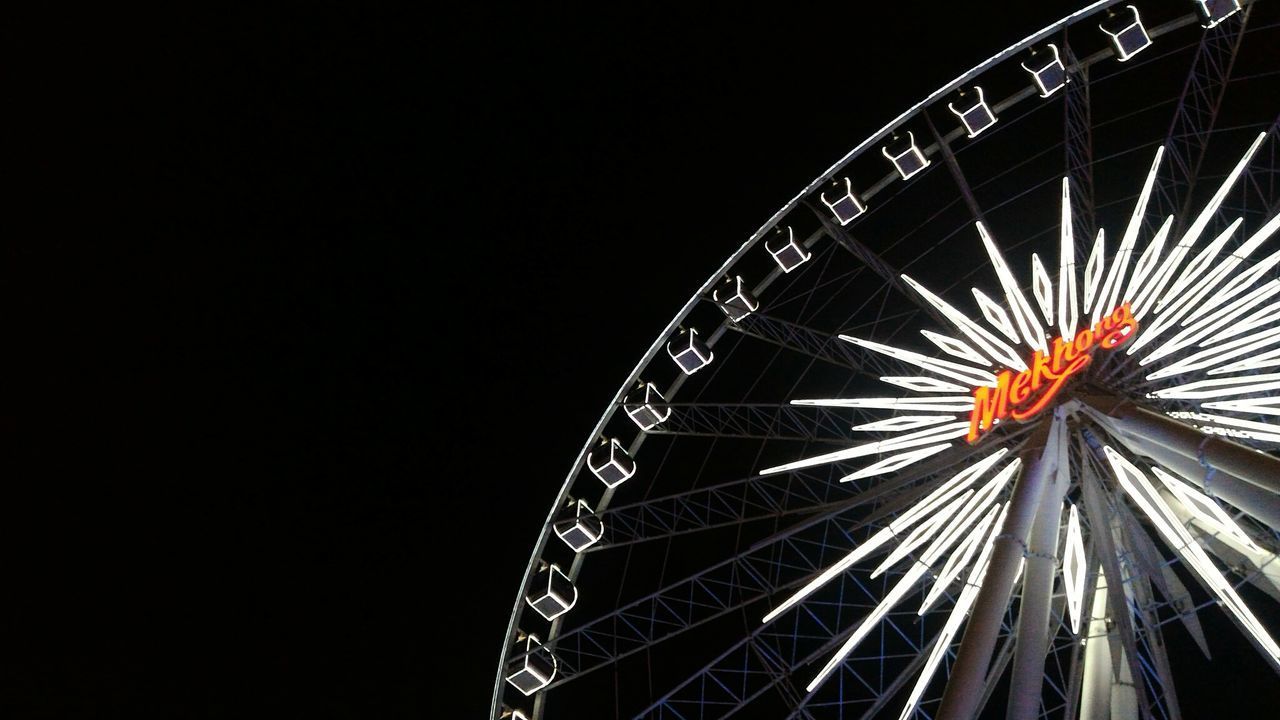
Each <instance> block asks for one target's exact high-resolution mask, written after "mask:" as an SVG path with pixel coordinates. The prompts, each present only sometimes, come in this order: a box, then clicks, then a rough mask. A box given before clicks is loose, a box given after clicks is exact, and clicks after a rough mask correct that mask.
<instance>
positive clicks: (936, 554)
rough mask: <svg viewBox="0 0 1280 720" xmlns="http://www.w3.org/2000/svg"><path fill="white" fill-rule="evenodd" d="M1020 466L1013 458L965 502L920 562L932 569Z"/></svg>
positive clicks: (1020, 463)
mask: <svg viewBox="0 0 1280 720" xmlns="http://www.w3.org/2000/svg"><path fill="white" fill-rule="evenodd" d="M1021 465H1022V461H1021V460H1020V459H1018V458H1014V461H1013V462H1011V463H1009V464H1008V465H1007V466H1006V467H1005V468H1004V469H1003V470H1001V471H1000V472H999V473H996V476H995V477H993V478H991V480H990V481H988V482H987V484H986V485H983V486H982V487H981V488H980V489H979V490H978V491H977V493H975V494H974V496H973V497H972V498H970V499H969V500H968V501H966V502H965V504H964V505H963V506H962V507H961V508H960V510H959V511H957V513H956V517H955V519H954V520H952V521H951V523H950V526H949V528H948V529H947V530H946V531H945V532H944V533H943V535H942V536H941V537H940V538H938V539H937V540H935V541H934V543H933V544H932V545H930V546H929V548H928V549H927V550H925V552H924V555H922V556H921V558H920V561H921V562H923V563H924V564H925V565H928V566H930V567H932V566H933V565H934V563H936V562H938V558H940V557H942V554H943V553H945V552H946V551H947V550H949V549H950V548H951V546H952V545H954V544H955V542H956V540H959V539H960V535H961V534H963V533H964V532H965V531H966V530H968V529H969V526H970V525H972V524H973V523H974V521H975V520H977V519H978V512H979V510H980V509H981V508H982V507H983V506H985V505H986V504H987V503H988V502H990V501H991V500H994V499H995V496H996V493H998V492H1000V490H1001V489H1003V488H1004V486H1005V485H1008V484H1009V478H1011V477H1013V476H1014V475H1015V474H1016V473H1017V472H1018V468H1019V467H1021Z"/></svg>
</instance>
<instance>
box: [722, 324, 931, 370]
mask: <svg viewBox="0 0 1280 720" xmlns="http://www.w3.org/2000/svg"><path fill="white" fill-rule="evenodd" d="M899 319H900V320H901V321H902V323H904V324H905V323H906V322H907V320H908V318H907V317H901V318H899ZM729 327H730V328H731V329H733V330H736V331H737V332H739V333H742V334H743V335H746V336H748V337H753V338H756V339H757V340H763V341H764V342H767V343H771V344H773V345H777V346H779V347H783V348H786V349H788V350H792V351H795V352H797V353H800V354H802V355H806V356H808V357H812V358H817V359H819V360H823V361H826V362H829V363H831V364H833V365H837V366H839V367H841V368H845V369H850V370H854V371H855V372H857V373H858V374H860V375H862V376H864V377H867V378H870V379H873V380H878V379H880V378H881V377H884V376H886V375H888V376H903V375H908V376H910V375H918V374H919V373H920V370H919V368H916V367H914V366H911V365H907V364H906V363H903V362H900V361H898V360H895V359H893V358H891V357H889V356H887V355H883V354H881V353H877V352H872V351H870V350H866V349H863V348H859V347H857V346H855V345H853V344H852V343H848V342H845V341H844V340H841V339H840V338H839V337H838V334H839V333H837V332H825V331H821V330H815V329H813V328H809V327H805V326H804V325H800V324H797V323H793V322H790V321H788V320H783V319H781V318H777V317H773V316H771V315H768V314H766V313H762V312H754V313H751V314H750V315H748V316H746V317H744V318H742V319H741V320H739V321H738V322H736V323H730V325H729Z"/></svg>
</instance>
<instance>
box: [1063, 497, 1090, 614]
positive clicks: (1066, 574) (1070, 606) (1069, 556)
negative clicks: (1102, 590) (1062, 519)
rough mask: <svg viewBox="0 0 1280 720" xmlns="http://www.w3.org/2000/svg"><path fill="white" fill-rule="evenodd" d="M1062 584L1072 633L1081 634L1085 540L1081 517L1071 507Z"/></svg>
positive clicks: (1064, 543) (1064, 540)
mask: <svg viewBox="0 0 1280 720" xmlns="http://www.w3.org/2000/svg"><path fill="white" fill-rule="evenodd" d="M1063 545H1064V547H1063V550H1062V584H1063V586H1064V587H1065V588H1066V591H1067V612H1068V614H1070V615H1071V633H1072V634H1073V635H1079V634H1080V619H1081V614H1080V612H1081V608H1083V607H1084V580H1085V577H1084V576H1085V572H1086V568H1085V556H1084V539H1083V538H1082V537H1081V535H1080V517H1079V513H1078V512H1077V511H1076V506H1075V505H1072V506H1071V513H1070V515H1069V517H1068V519H1067V536H1066V538H1064V539H1063Z"/></svg>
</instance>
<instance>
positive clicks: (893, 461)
mask: <svg viewBox="0 0 1280 720" xmlns="http://www.w3.org/2000/svg"><path fill="white" fill-rule="evenodd" d="M966 432H968V431H967V430H966ZM949 447H951V443H943V444H941V445H933V446H931V447H926V448H920V449H919V450H911V451H909V452H904V453H902V454H900V455H894V456H892V457H887V458H885V459H883V460H880V461H878V462H875V463H873V464H871V465H868V466H866V467H864V468H862V469H861V470H859V471H857V472H855V473H851V474H849V475H845V476H844V477H842V478H840V482H853V481H854V480H861V479H862V478H869V477H875V476H876V475H888V474H889V473H891V472H897V471H898V470H901V469H902V468H904V467H906V466H908V465H911V464H912V463H917V462H920V461H921V460H924V459H925V458H927V457H932V456H934V455H937V454H938V453H940V452H942V451H943V450H946V449H947V448H949Z"/></svg>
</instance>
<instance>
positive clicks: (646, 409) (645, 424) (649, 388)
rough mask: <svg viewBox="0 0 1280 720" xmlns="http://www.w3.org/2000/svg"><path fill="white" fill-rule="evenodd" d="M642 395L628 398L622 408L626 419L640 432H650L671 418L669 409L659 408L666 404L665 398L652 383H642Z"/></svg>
mask: <svg viewBox="0 0 1280 720" xmlns="http://www.w3.org/2000/svg"><path fill="white" fill-rule="evenodd" d="M642 388H643V389H644V393H643V394H642V395H641V396H640V397H639V398H635V399H632V398H633V397H634V395H635V393H632V395H631V396H628V397H627V399H626V400H624V401H623V403H622V407H623V408H624V409H626V411H627V417H629V418H631V421H632V422H634V423H635V424H636V426H637V427H639V428H640V429H641V430H652V429H653V428H655V427H657V426H658V425H659V424H661V423H663V422H665V421H666V419H667V418H669V417H671V408H669V407H659V405H657V404H655V403H658V404H662V403H665V402H666V398H664V397H662V393H660V392H658V388H656V387H654V386H653V383H643V385H642Z"/></svg>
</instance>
